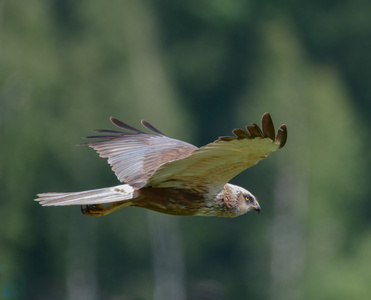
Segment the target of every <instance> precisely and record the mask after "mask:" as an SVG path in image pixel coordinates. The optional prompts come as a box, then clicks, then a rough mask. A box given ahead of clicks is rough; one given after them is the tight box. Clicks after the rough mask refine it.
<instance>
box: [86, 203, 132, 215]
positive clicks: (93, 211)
mask: <svg viewBox="0 0 371 300" xmlns="http://www.w3.org/2000/svg"><path fill="white" fill-rule="evenodd" d="M129 205H130V204H129V203H128V202H127V201H119V202H115V203H112V204H110V205H109V206H103V205H102V204H92V205H86V207H83V206H81V212H82V213H83V214H84V215H85V216H91V217H102V216H106V215H108V214H110V213H113V212H114V211H116V210H118V209H120V208H122V207H125V206H129Z"/></svg>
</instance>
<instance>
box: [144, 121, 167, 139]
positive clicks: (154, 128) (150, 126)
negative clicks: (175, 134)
mask: <svg viewBox="0 0 371 300" xmlns="http://www.w3.org/2000/svg"><path fill="white" fill-rule="evenodd" d="M141 123H142V125H143V126H144V127H146V128H148V129H149V130H151V131H153V132H155V133H157V134H159V135H162V136H166V135H165V134H164V133H162V132H161V131H160V130H158V129H157V128H156V127H155V126H153V125H151V124H150V123H148V122H147V121H144V120H142V121H141Z"/></svg>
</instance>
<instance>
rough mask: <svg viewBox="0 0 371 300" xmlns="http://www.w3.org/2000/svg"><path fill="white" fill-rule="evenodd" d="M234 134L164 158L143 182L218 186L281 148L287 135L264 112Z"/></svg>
mask: <svg viewBox="0 0 371 300" xmlns="http://www.w3.org/2000/svg"><path fill="white" fill-rule="evenodd" d="M233 133H234V135H235V137H220V138H219V139H218V140H216V141H215V142H213V143H210V144H207V145H206V146H203V147H201V148H199V149H198V150H195V151H194V152H192V154H191V155H190V156H188V157H186V158H183V159H179V160H176V161H172V162H168V163H166V164H164V165H162V166H161V167H159V168H158V169H157V170H156V171H155V172H154V173H153V174H152V176H151V177H150V178H149V179H148V181H147V184H146V186H152V187H174V188H188V189H196V190H198V191H204V192H207V191H210V189H211V188H216V189H220V188H222V187H223V186H224V184H226V183H227V182H228V181H229V180H230V179H232V178H233V177H234V176H236V175H237V174H238V173H240V172H242V171H243V170H245V169H247V168H249V167H251V166H253V165H255V164H256V163H257V162H258V161H260V160H261V159H263V158H265V157H267V156H268V154H269V153H271V152H273V151H276V150H277V149H279V148H282V147H283V146H284V144H285V142H286V139H287V128H286V125H281V127H280V128H279V130H278V132H277V134H276V133H275V130H274V126H273V122H272V119H271V117H270V115H269V114H268V113H265V114H264V115H263V117H262V126H261V129H260V128H259V126H258V125H256V124H254V123H253V124H251V125H250V126H246V131H245V130H243V129H234V130H233Z"/></svg>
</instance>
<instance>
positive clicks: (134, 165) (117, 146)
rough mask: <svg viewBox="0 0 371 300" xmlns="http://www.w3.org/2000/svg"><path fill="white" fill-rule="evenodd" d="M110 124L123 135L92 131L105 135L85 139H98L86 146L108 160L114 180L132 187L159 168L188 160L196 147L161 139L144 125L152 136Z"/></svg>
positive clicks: (113, 120)
mask: <svg viewBox="0 0 371 300" xmlns="http://www.w3.org/2000/svg"><path fill="white" fill-rule="evenodd" d="M111 122H112V123H113V124H115V125H116V126H117V127H119V128H121V129H124V130H125V131H127V132H122V131H114V130H95V132H98V133H104V134H107V135H102V136H88V137H86V138H87V139H101V140H100V141H96V142H90V143H86V144H85V145H88V146H90V147H92V148H93V149H95V150H96V151H97V152H98V153H99V155H100V156H101V157H104V158H108V163H109V164H110V165H111V166H112V169H113V171H114V172H115V174H116V176H117V178H118V179H119V180H120V181H121V182H125V183H127V184H129V185H131V186H132V187H135V188H141V187H143V186H144V185H145V184H146V182H147V179H148V178H149V177H150V176H151V175H152V174H153V172H154V171H155V170H156V169H157V168H158V167H159V166H161V165H162V164H164V163H167V162H169V161H172V160H176V159H180V158H184V157H187V156H189V155H190V154H191V153H192V152H193V151H195V150H196V149H198V148H197V147H196V146H193V145H191V144H188V143H186V142H182V141H179V140H176V139H172V138H169V137H167V136H165V135H164V134H163V133H162V132H161V131H159V130H158V129H156V128H155V127H154V126H152V125H151V124H149V123H148V122H146V121H142V124H143V126H145V127H146V128H148V129H150V130H151V131H152V132H154V133H155V134H148V133H145V132H143V131H141V130H138V129H135V128H133V127H131V126H129V125H127V124H125V123H124V122H121V121H119V120H117V119H115V118H111Z"/></svg>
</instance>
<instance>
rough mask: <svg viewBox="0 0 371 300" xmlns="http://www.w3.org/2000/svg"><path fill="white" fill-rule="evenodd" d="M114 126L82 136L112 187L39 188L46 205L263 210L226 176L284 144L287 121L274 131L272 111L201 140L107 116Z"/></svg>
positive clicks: (197, 212)
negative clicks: (111, 177)
mask: <svg viewBox="0 0 371 300" xmlns="http://www.w3.org/2000/svg"><path fill="white" fill-rule="evenodd" d="M110 120H111V122H112V123H113V124H114V125H115V126H117V127H118V128H119V129H120V131H118V130H104V129H103V130H102V129H100V130H95V131H94V132H96V133H99V134H100V135H94V136H88V137H86V139H88V140H89V142H87V143H84V144H83V145H87V146H89V147H91V148H93V149H94V150H96V151H97V152H98V154H99V155H100V157H103V158H108V163H109V164H110V165H111V167H112V169H113V171H114V172H115V174H116V176H117V178H118V180H119V181H120V182H121V183H123V184H120V185H117V186H113V187H107V188H99V189H94V190H88V191H82V192H70V193H41V194H38V195H37V196H38V198H37V199H35V200H36V201H38V202H39V203H40V204H41V205H43V206H65V205H80V206H81V211H82V213H83V214H84V215H86V216H97V217H98V216H106V215H108V214H110V213H112V212H115V211H117V210H118V209H121V208H124V207H128V206H134V207H139V208H145V209H149V210H152V211H156V212H159V213H165V214H170V215H177V216H217V217H238V216H241V215H243V214H245V213H247V212H249V211H257V212H260V210H261V207H260V204H259V202H258V200H257V198H256V197H255V196H254V195H253V194H252V193H251V192H249V191H248V190H246V189H245V188H243V187H240V186H237V185H234V184H231V183H228V182H229V181H230V180H231V179H232V178H233V177H235V176H236V175H237V174H239V173H241V172H242V171H244V170H245V169H247V168H249V167H251V166H253V165H255V164H256V163H258V162H259V161H260V160H262V159H264V158H266V157H267V156H268V155H269V154H270V153H271V152H274V151H276V150H278V149H280V148H282V147H283V146H284V145H285V144H286V141H287V126H286V125H285V124H283V125H281V126H280V127H279V129H278V131H277V133H276V132H275V129H274V125H273V122H272V118H271V116H270V114H269V113H265V114H263V116H262V118H261V127H259V126H258V125H257V124H256V123H251V124H250V125H248V126H246V127H245V129H241V128H236V129H234V130H233V131H232V133H233V134H234V136H221V137H219V138H218V139H217V140H216V141H214V142H212V143H209V144H207V145H205V146H203V147H200V148H198V147H196V146H194V145H192V144H189V143H187V142H184V141H181V140H177V139H173V138H170V137H168V136H166V135H165V134H164V133H162V132H161V131H160V130H158V129H157V128H156V127H154V126H153V125H151V124H150V123H148V122H146V121H143V120H142V121H141V123H142V125H143V126H144V127H146V128H147V129H148V130H149V131H151V133H147V132H144V131H142V130H139V129H136V128H134V127H131V126H130V125H128V124H126V123H124V122H122V121H120V120H118V119H116V118H113V117H111V118H110Z"/></svg>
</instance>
